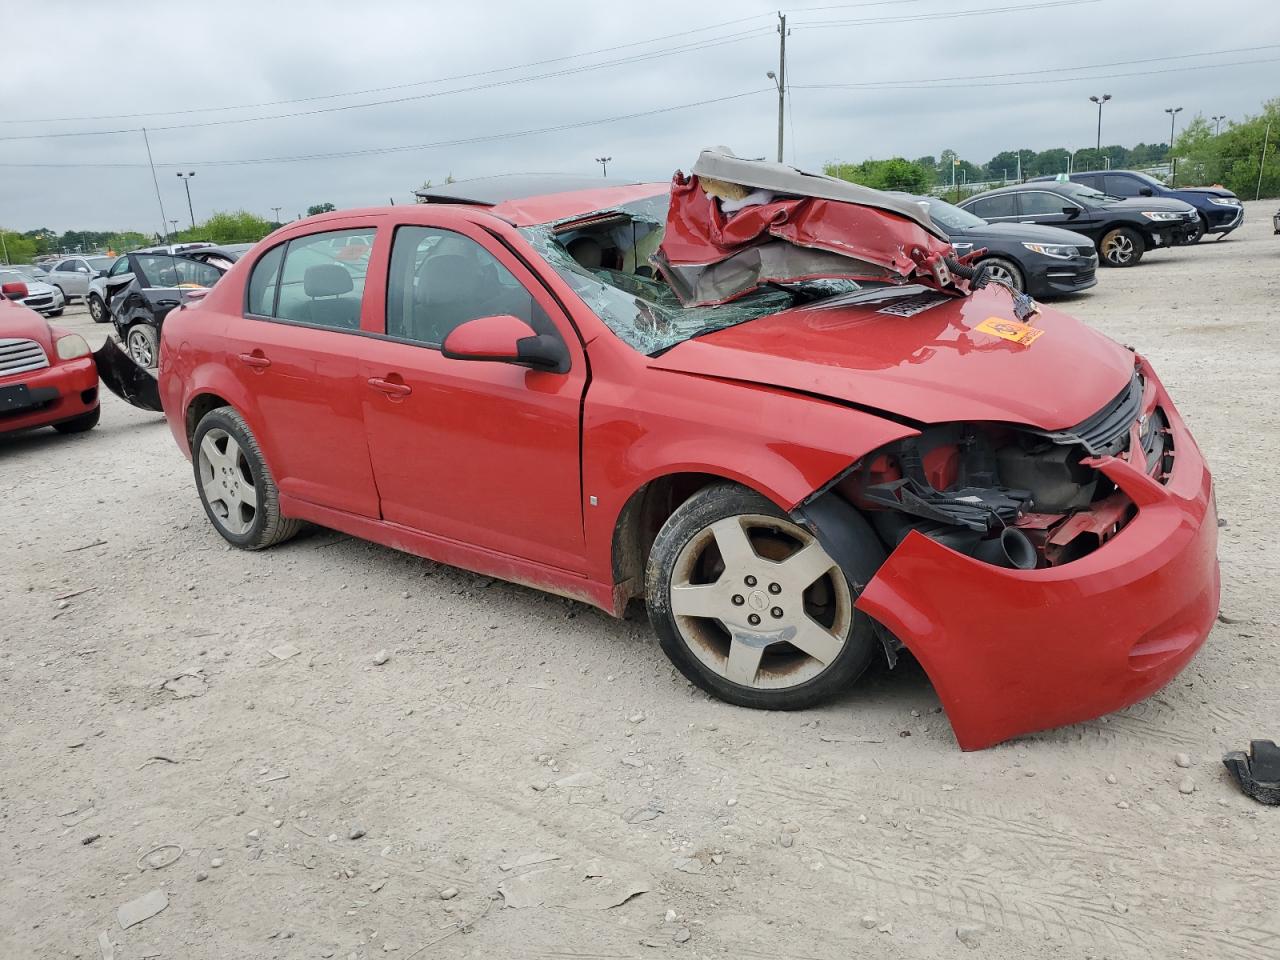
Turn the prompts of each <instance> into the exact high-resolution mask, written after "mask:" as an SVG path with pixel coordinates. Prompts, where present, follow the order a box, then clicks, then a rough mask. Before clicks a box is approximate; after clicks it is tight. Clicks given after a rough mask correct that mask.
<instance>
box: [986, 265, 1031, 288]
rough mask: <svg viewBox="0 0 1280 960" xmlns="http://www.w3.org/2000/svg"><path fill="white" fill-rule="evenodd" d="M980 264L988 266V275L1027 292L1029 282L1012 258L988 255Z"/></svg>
mask: <svg viewBox="0 0 1280 960" xmlns="http://www.w3.org/2000/svg"><path fill="white" fill-rule="evenodd" d="M979 265H980V266H983V267H986V268H987V276H988V277H989V278H990V279H992V280H995V281H997V282H999V283H1007V284H1008V285H1009V286H1011V287H1013V289H1015V290H1017V291H1018V293H1025V292H1026V290H1027V282H1026V280H1025V279H1024V278H1023V276H1022V270H1021V269H1019V267H1018V265H1017V264H1016V263H1014V262H1013V261H1012V260H1006V259H1005V258H1004V257H987V258H986V259H985V260H983V261H982V262H981V263H980V264H979Z"/></svg>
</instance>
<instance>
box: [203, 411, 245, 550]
mask: <svg viewBox="0 0 1280 960" xmlns="http://www.w3.org/2000/svg"><path fill="white" fill-rule="evenodd" d="M197 460H198V463H199V466H200V486H201V489H202V490H203V491H204V498H205V501H206V502H207V503H208V504H209V510H210V512H212V514H213V515H214V518H215V519H216V520H217V522H218V523H219V524H220V525H221V526H222V527H224V528H225V529H226V530H227V532H228V533H233V534H236V535H238V536H243V535H244V534H246V533H248V532H249V530H250V528H251V527H252V526H253V521H254V519H255V518H256V517H257V515H258V487H257V484H256V482H255V481H254V478H253V473H252V471H250V469H249V462H248V461H247V460H246V459H245V455H244V451H243V450H242V449H240V444H239V443H237V442H236V438H235V437H233V436H232V435H231V434H230V433H228V432H227V431H226V430H223V429H221V428H218V427H215V428H214V429H212V430H210V431H209V432H208V433H206V434H205V435H204V438H203V439H202V440H201V441H200V450H199V452H198V454H197Z"/></svg>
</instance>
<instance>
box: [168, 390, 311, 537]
mask: <svg viewBox="0 0 1280 960" xmlns="http://www.w3.org/2000/svg"><path fill="white" fill-rule="evenodd" d="M191 453H192V456H191V464H192V466H193V468H194V469H195V477H196V490H197V491H198V492H199V494H200V503H201V504H203V505H204V512H205V515H206V516H208V518H209V522H210V523H212V524H213V526H214V529H215V530H217V531H218V533H220V534H221V535H222V538H223V539H224V540H226V541H227V542H228V543H230V544H232V545H233V546H236V547H239V548H241V549H242V550H261V549H263V548H264V547H270V546H273V545H274V544H277V543H281V542H283V541H285V540H288V539H289V538H290V537H293V536H295V535H296V534H297V532H298V531H299V530H300V529H302V521H301V520H294V519H290V518H287V517H282V516H281V515H280V492H279V491H278V490H277V489H276V483H275V480H274V479H273V478H272V476H271V471H270V470H268V469H267V463H266V460H265V459H263V456H262V450H261V449H260V448H259V447H258V441H257V439H256V438H255V437H254V435H253V431H251V430H250V429H249V425H248V424H247V423H245V420H244V417H242V416H240V414H239V413H237V412H236V411H235V410H234V409H233V408H231V407H218V408H217V409H216V410H211V411H209V412H208V413H206V414H205V415H204V416H203V417H202V418H201V419H200V423H199V424H197V425H196V432H195V435H194V436H193V437H192V440H191Z"/></svg>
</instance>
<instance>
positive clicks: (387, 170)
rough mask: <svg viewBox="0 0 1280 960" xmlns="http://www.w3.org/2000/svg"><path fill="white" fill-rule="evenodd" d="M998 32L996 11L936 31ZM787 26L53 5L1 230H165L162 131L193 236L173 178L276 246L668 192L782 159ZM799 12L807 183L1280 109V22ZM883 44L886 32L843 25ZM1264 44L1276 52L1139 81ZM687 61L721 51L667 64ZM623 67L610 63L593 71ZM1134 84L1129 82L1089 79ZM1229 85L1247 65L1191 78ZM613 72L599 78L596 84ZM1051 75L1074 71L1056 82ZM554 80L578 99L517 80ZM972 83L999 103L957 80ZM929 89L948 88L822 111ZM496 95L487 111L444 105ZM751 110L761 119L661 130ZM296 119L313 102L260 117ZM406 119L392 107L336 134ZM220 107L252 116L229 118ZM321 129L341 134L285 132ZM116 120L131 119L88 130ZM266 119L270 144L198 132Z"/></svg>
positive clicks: (1132, 2) (1138, 4)
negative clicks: (278, 225)
mask: <svg viewBox="0 0 1280 960" xmlns="http://www.w3.org/2000/svg"><path fill="white" fill-rule="evenodd" d="M9 2H10V4H13V5H14V6H17V3H16V0H9ZM992 8H1002V9H1003V12H994V13H985V14H975V15H967V16H961V17H948V18H936V17H938V15H940V14H946V15H951V14H957V13H961V12H966V11H979V10H991V9H992ZM1017 8H1026V9H1021V10H1020V9H1017ZM776 9H778V7H777V4H776V0H775V3H774V4H772V5H771V4H769V3H767V2H764V0H759V2H757V0H732V2H728V0H703V2H701V3H696V4H694V3H688V2H682V3H674V2H667V0H650V2H647V3H644V4H629V5H628V4H618V3H607V2H602V3H591V4H588V3H579V2H574V3H560V2H553V0H543V2H539V3H528V2H521V0H468V2H460V0H448V2H444V0H417V2H391V0H362V2H351V0H340V2H329V0H306V2H305V3H303V2H300V0H289V2H283V0H279V2H268V0H254V2H241V0H217V2H215V3H208V4H196V3H190V2H185V3H184V2H177V0H165V2H159V3H149V2H139V0H133V2H130V3H126V4H118V3H117V4H109V3H93V4H90V3H83V2H65V0H63V2H60V0H41V2H39V3H38V4H37V3H27V4H25V5H23V9H22V11H21V15H15V13H16V11H15V10H14V9H13V8H12V7H11V8H10V9H9V10H8V14H9V15H8V16H7V17H6V18H5V22H4V26H3V30H4V33H5V43H4V51H5V52H4V60H5V65H4V76H5V90H4V93H3V102H4V103H5V109H4V110H3V112H0V121H3V122H0V225H3V226H4V227H5V228H7V229H11V230H12V229H16V230H29V229H32V228H35V227H43V226H47V227H51V228H53V229H55V230H59V231H61V230H66V229H72V228H82V229H140V230H144V231H147V232H154V231H156V230H157V229H159V227H160V213H159V211H158V208H157V202H156V196H155V188H154V186H153V184H152V179H151V173H150V171H149V170H148V168H147V167H146V165H145V164H146V160H147V155H146V150H145V147H144V144H143V138H142V135H141V133H139V132H136V130H137V128H139V127H142V126H144V125H145V126H146V127H148V128H149V130H150V134H149V135H150V140H151V150H152V154H153V156H154V159H155V163H156V165H157V171H158V179H159V184H160V193H161V197H162V199H163V203H164V207H165V210H166V213H167V216H168V217H169V218H171V219H172V218H177V219H179V221H180V223H179V225H180V226H186V225H187V222H188V214H187V204H186V198H185V195H184V193H183V188H182V183H181V181H180V180H179V179H178V178H177V177H176V176H175V173H176V171H177V170H178V169H181V170H182V171H183V172H187V171H189V170H190V171H195V173H196V177H195V179H194V180H193V181H192V183H191V187H192V197H193V200H194V204H195V215H196V218H197V219H198V220H199V219H203V218H204V217H206V216H208V215H209V214H210V213H211V212H213V211H214V210H231V209H238V208H244V209H248V210H251V211H253V212H254V213H257V214H260V215H262V216H265V217H267V218H268V219H270V218H272V217H273V216H274V214H273V213H272V209H271V208H272V207H275V206H280V207H282V210H281V217H282V219H291V218H292V217H294V216H296V215H297V214H299V213H305V211H306V208H307V206H309V205H310V204H313V203H319V202H323V201H330V202H332V203H334V204H336V205H337V206H339V207H351V206H365V205H371V204H385V203H387V202H388V201H389V198H392V197H394V198H395V200H396V202H397V203H400V202H409V201H411V199H412V196H411V191H412V190H413V189H414V188H415V187H417V186H418V185H420V184H421V183H422V182H423V181H424V180H426V179H432V180H434V181H436V182H439V181H440V180H442V179H443V178H444V177H446V176H447V175H449V174H452V175H453V176H454V177H456V178H459V179H463V178H467V177H475V176H484V175H490V174H496V173H504V172H544V171H559V172H577V173H598V172H599V170H600V167H599V165H598V164H597V163H595V158H596V157H600V156H610V157H612V158H613V160H612V162H611V163H610V165H609V174H610V176H611V177H612V176H615V175H616V176H620V177H625V178H634V179H646V180H666V179H668V178H669V177H670V175H671V173H672V172H673V170H675V169H676V168H677V167H685V168H687V167H688V166H689V165H690V164H691V163H692V161H693V160H694V158H695V157H696V155H697V152H698V150H699V149H700V148H701V147H703V146H707V145H715V144H726V145H728V146H730V147H732V148H733V149H734V150H735V151H736V152H737V153H738V154H739V155H740V156H746V157H753V156H769V157H770V158H772V156H773V154H774V151H775V143H776V109H777V95H776V93H775V92H774V91H773V88H772V83H773V81H771V80H769V79H768V78H767V77H766V76H765V73H766V71H768V70H772V69H776V67H777V59H778V40H777V34H776V32H774V29H773V28H774V26H775V25H776V23H777V19H776V16H775V11H776ZM783 10H784V12H786V13H787V14H788V18H789V25H790V26H791V27H792V32H791V35H790V37H789V38H788V47H787V50H788V68H789V69H788V80H789V82H790V83H791V84H793V85H794V89H793V92H792V109H791V111H790V113H789V116H788V120H787V127H786V136H787V141H788V145H787V151H786V154H787V157H786V158H787V160H788V161H789V162H794V163H796V164H797V165H798V166H801V167H805V168H810V169H817V168H819V167H820V166H821V164H822V163H823V162H824V161H828V160H833V159H844V160H850V161H857V160H862V159H864V158H866V157H887V156H894V155H902V156H905V157H908V158H914V157H917V156H921V155H924V154H934V155H936V154H938V153H940V152H941V151H942V150H943V149H944V148H947V147H951V148H953V149H955V150H957V151H959V153H960V155H961V156H962V157H965V158H966V159H971V160H973V161H975V162H985V161H986V160H988V159H990V157H991V156H992V155H994V154H995V153H997V152H998V151H1000V150H1002V149H1012V148H1016V147H1018V146H1024V147H1030V148H1032V149H1037V150H1040V149H1045V148H1048V147H1052V146H1059V145H1063V146H1067V147H1068V148H1072V149H1074V148H1077V147H1083V146H1091V145H1092V144H1093V141H1094V135H1095V126H1094V125H1095V122H1096V119H1097V115H1096V112H1095V107H1094V106H1093V104H1092V103H1090V102H1089V101H1088V97H1089V95H1090V94H1094V93H1097V94H1101V93H1110V94H1112V96H1113V98H1114V99H1113V100H1112V101H1111V102H1110V103H1108V104H1107V106H1106V108H1105V111H1104V114H1103V130H1102V139H1103V143H1104V144H1105V143H1108V142H1111V143H1123V144H1125V145H1132V144H1133V143H1136V142H1138V141H1140V140H1141V141H1148V142H1153V141H1160V140H1165V139H1167V138H1168V135H1169V117H1168V115H1167V114H1165V113H1164V112H1163V111H1164V108H1165V107H1167V106H1182V107H1184V108H1185V109H1184V112H1183V113H1182V114H1180V115H1179V117H1178V120H1179V124H1180V125H1181V123H1182V122H1184V121H1185V120H1186V119H1189V118H1190V117H1191V116H1193V115H1194V114H1196V113H1197V112H1200V113H1203V114H1205V115H1206V116H1208V115H1211V114H1226V115H1228V116H1230V117H1241V116H1243V115H1244V114H1247V113H1255V112H1257V111H1258V110H1259V108H1260V105H1261V103H1262V101H1263V100H1265V99H1267V98H1269V97H1273V96H1280V69H1278V68H1280V3H1277V2H1276V0H1222V2H1219V3H1216V4H1214V5H1212V6H1211V7H1206V5H1205V4H1204V3H1203V2H1196V3H1194V4H1193V3H1191V2H1188V0H1085V2H1080V0H1056V3H1054V4H1051V5H1046V0H888V2H880V3H867V2H865V0H863V2H860V3H859V2H854V3H845V4H835V3H831V2H829V0H795V2H794V3H793V4H791V5H788V6H785V7H783ZM909 17H935V18H936V19H918V20H914V21H912V20H907V19H906V18H909ZM868 20H879V21H881V22H876V23H867V22H861V23H857V22H853V23H851V22H849V21H868ZM835 21H844V22H842V23H836V22H835ZM637 41H646V42H643V43H637ZM1267 44H1273V45H1276V46H1272V47H1271V49H1255V50H1249V51H1242V52H1233V53H1225V54H1220V55H1218V56H1208V57H1194V58H1189V59H1167V60H1161V61H1159V62H1152V63H1145V64H1134V63H1132V62H1131V61H1134V60H1138V59H1144V58H1155V57H1168V58H1172V57H1183V56H1184V55H1186V54H1199V53H1207V52H1214V51H1221V50H1228V49H1237V48H1244V47H1260V46H1263V45H1267ZM622 45H626V46H622ZM690 45H700V46H701V47H702V48H701V49H685V50H683V51H677V52H668V51H671V50H673V49H674V48H679V47H689V46H690ZM604 48H618V49H613V50H608V51H606V52H595V51H601V50H604ZM637 57H644V58H645V59H639V60H637V59H636V58H637ZM548 60H552V61H554V62H549V63H547V62H544V63H542V64H541V65H529V64H533V63H534V62H535V61H548ZM619 60H621V61H623V62H617V61H619ZM628 61H629V62H628ZM1119 61H1130V62H1129V63H1125V64H1121V65H1117V66H1106V67H1095V66H1093V65H1099V64H1116V63H1118V62H1119ZM1240 61H1267V62H1255V63H1240ZM1223 63H1231V64H1235V65H1231V66H1225V67H1219V68H1214V69H1193V67H1200V68H1203V67H1205V66H1206V65H1210V64H1223ZM597 64H608V65H606V66H599V67H597V68H593V69H583V68H584V67H592V66H593V65H597ZM527 65H528V66H527ZM507 67H516V68H517V69H513V70H505V69H503V68H507ZM1056 68H1065V69H1062V70H1058V71H1057V72H1049V71H1053V70H1055V69H1056ZM1084 68H1090V69H1084ZM566 71H573V72H568V73H566ZM1152 71H1160V72H1152ZM547 73H560V74H561V75H560V76H550V77H546V76H544V77H541V78H536V79H523V78H530V77H536V76H537V75H542V74H547ZM1135 73H1136V74H1141V75H1137V76H1132V75H1130V76H1117V75H1118V74H1135ZM466 74H472V76H470V77H465V78H460V75H466ZM477 74H479V75H477ZM993 74H1002V75H1005V76H1001V77H991V75H993ZM974 75H983V76H986V77H988V79H978V80H966V79H961V80H954V79H949V78H957V77H958V78H967V77H971V76H974ZM442 78H458V79H442ZM1087 78H1094V79H1087ZM512 80H518V81H521V82H514V83H512V82H508V81H512ZM921 80H944V81H945V82H944V83H939V84H934V85H931V86H924V87H920V86H917V87H916V88H915V89H901V88H898V89H868V88H866V87H863V88H854V89H808V88H806V87H807V86H808V85H814V84H839V83H844V84H868V83H879V84H892V83H894V82H899V83H912V82H915V83H917V84H918V82H919V81H921ZM437 81H438V82H437ZM1045 81H1053V82H1045ZM499 82H502V83H503V85H500V86H492V84H495V83H499ZM482 84H489V85H491V86H488V88H486V89H473V90H469V91H464V92H452V91H458V90H459V89H460V88H465V87H476V86H478V85H482ZM387 88H394V89H387ZM362 91H366V92H362ZM367 91H373V92H367ZM751 91H759V92H755V93H751ZM336 94H343V95H344V96H334V95H336ZM428 94H433V95H432V96H427V95H428ZM440 94H444V95H440ZM738 94H749V95H747V96H740V97H737V98H736V99H732V100H725V101H723V102H719V103H709V104H703V105H695V106H687V107H686V108H685V109H678V110H669V111H668V110H666V108H671V107H679V106H682V105H688V104H696V103H698V102H700V101H707V100H714V99H716V98H724V97H733V96H735V95H738ZM301 98H311V99H306V100H304V101H303V102H291V103H276V104H275V105H271V106H263V105H262V104H268V103H272V102H276V101H297V100H300V99H301ZM405 98H412V99H405ZM389 99H397V100H400V101H401V102H398V103H388V104H383V105H378V106H369V107H363V108H358V109H342V110H334V109H332V108H334V107H345V106H348V105H351V104H363V103H368V102H369V101H375V100H389ZM245 105H249V106H245ZM228 106H236V107H240V109H235V110H218V109H210V108H220V107H228ZM317 110H322V111H325V112H319V113H311V114H310V115H304V116H296V117H291V118H281V117H279V116H278V115H279V114H285V113H299V112H305V111H317ZM162 111H174V112H172V113H167V114H163V115H162V114H161V112H162ZM180 111H186V112H180ZM651 111H666V112H656V113H651V115H648V116H639V117H632V118H631V119H620V120H616V121H615V122H611V123H592V124H591V125H583V126H578V127H576V128H572V129H562V130H558V131H551V132H542V133H533V134H530V135H527V136H522V137H516V138H508V139H498V140H489V141H487V142H472V143H469V144H468V143H455V144H453V145H443V146H434V147H431V148H429V149H415V150H404V151H400V152H394V153H380V154H379V153H374V154H369V155H366V156H361V157H344V158H330V159H312V160H295V161H292V162H274V163H260V164H239V165H230V164H222V165H219V164H215V163H213V162H212V161H220V160H244V159H254V158H264V157H297V156H304V155H314V154H323V153H333V152H344V151H353V150H377V149H383V148H388V147H403V146H412V145H421V144H432V143H439V142H440V141H460V140H467V139H473V138H480V137H489V136H492V135H494V134H509V133H514V132H518V131H525V130H535V129H538V128H545V127H556V126H561V125H566V124H581V123H583V122H584V121H585V122H591V121H599V120H604V119H606V118H610V117H619V116H624V115H634V114H642V113H649V112H651ZM109 114H113V115H117V116H115V117H112V118H109V119H96V118H99V117H105V116H106V115H109ZM122 114H155V115H152V116H147V117H145V118H141V117H137V116H133V117H124V116H118V115H122ZM260 117H275V119H258V120H254V121H252V122H231V123H226V122H223V123H219V124H218V125H212V126H186V127H182V126H179V125H184V124H196V123H204V124H208V123H210V122H211V121H237V120H242V119H244V118H260ZM62 118H94V119H62ZM14 121H22V122H14ZM165 127H169V128H171V129H163V128H165ZM175 127H176V128H175ZM122 128H123V129H125V130H126V131H127V132H124V133H114V134H109V135H101V136H79V135H78V136H68V137H58V138H49V139H3V138H6V137H7V138H13V137H21V136H25V135H30V134H46V133H76V134H80V133H83V132H84V131H92V130H119V129H122ZM19 164H40V165H42V166H19ZM57 164H64V165H67V166H52V165H57ZM106 164H126V165H128V164H136V165H137V166H100V165H106ZM45 165H47V166H45ZM94 165H99V166H94Z"/></svg>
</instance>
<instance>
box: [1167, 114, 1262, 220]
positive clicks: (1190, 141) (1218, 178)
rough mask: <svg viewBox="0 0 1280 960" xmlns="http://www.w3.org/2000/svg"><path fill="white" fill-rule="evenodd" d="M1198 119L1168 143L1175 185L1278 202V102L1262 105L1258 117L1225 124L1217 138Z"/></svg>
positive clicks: (1199, 118)
mask: <svg viewBox="0 0 1280 960" xmlns="http://www.w3.org/2000/svg"><path fill="white" fill-rule="evenodd" d="M1201 119H1202V118H1201V117H1196V118H1194V119H1193V120H1192V121H1191V122H1190V123H1189V124H1187V126H1186V127H1185V128H1184V129H1183V131H1182V133H1181V134H1180V135H1179V136H1178V138H1177V140H1176V141H1175V143H1174V151H1173V153H1174V156H1175V157H1176V158H1177V161H1178V166H1177V183H1178V184H1181V185H1191V184H1215V183H1218V184H1221V185H1222V186H1224V187H1226V188H1227V189H1228V190H1231V191H1232V192H1234V193H1236V194H1238V195H1239V196H1241V197H1246V198H1249V199H1252V198H1253V197H1255V196H1258V197H1275V196H1280V150H1277V146H1278V141H1280V98H1276V99H1273V100H1268V101H1267V102H1266V103H1264V104H1263V105H1262V113H1260V114H1258V115H1256V116H1248V117H1245V118H1244V119H1243V120H1240V121H1238V122H1233V123H1231V124H1229V125H1228V126H1227V127H1226V129H1224V130H1223V131H1222V132H1220V133H1219V134H1217V136H1214V135H1213V134H1212V133H1211V132H1210V131H1209V129H1208V123H1207V122H1206V123H1204V124H1203V125H1202V124H1201V123H1199V122H1198V121H1200V120H1201ZM1268 125H1270V134H1269V135H1268ZM1264 141H1265V143H1266V160H1265V162H1264V160H1263V144H1264Z"/></svg>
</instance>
